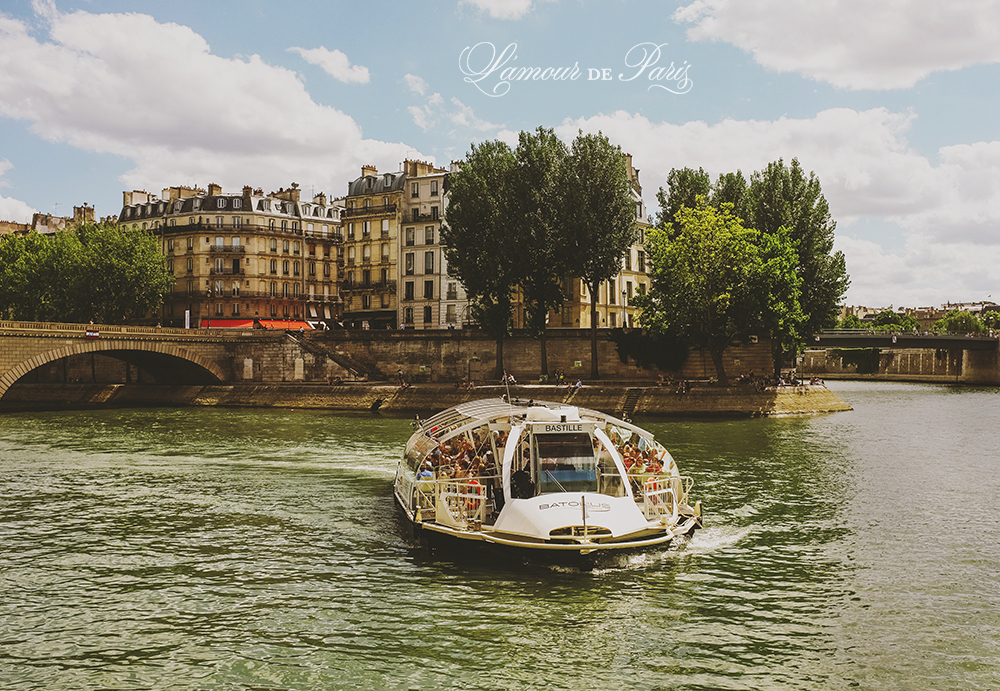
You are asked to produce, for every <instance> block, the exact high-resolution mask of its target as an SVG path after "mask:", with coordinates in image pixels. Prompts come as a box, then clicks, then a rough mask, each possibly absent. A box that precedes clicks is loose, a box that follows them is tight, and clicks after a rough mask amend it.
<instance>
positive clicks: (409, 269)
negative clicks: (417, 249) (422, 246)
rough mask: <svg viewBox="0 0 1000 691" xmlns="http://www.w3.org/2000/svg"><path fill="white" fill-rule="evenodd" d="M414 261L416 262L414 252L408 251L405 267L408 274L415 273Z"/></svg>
mask: <svg viewBox="0 0 1000 691" xmlns="http://www.w3.org/2000/svg"><path fill="white" fill-rule="evenodd" d="M414 263H415V261H414V255H413V252H407V253H406V259H405V264H404V267H403V269H404V271H405V273H406V275H407V276H412V275H413V265H414Z"/></svg>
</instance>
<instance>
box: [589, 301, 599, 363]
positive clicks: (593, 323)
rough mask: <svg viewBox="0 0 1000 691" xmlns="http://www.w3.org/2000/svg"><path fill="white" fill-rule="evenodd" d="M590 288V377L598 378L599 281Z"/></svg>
mask: <svg viewBox="0 0 1000 691" xmlns="http://www.w3.org/2000/svg"><path fill="white" fill-rule="evenodd" d="M589 288H590V378H591V379H600V378H601V374H600V372H598V371H597V296H598V289H599V288H600V284H599V283H594V284H592V285H591V286H589Z"/></svg>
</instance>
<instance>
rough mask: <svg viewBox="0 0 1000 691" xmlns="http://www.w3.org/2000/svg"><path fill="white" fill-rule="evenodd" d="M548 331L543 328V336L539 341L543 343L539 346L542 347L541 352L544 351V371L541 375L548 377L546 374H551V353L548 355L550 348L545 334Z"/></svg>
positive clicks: (542, 363) (542, 365) (542, 364)
mask: <svg viewBox="0 0 1000 691" xmlns="http://www.w3.org/2000/svg"><path fill="white" fill-rule="evenodd" d="M546 331H547V329H546V327H544V326H543V327H542V336H541V338H540V339H539V340H540V341H541V343H540V344H539V345H540V346H541V350H542V362H541V367H542V371H541V374H543V375H546V374H548V373H549V353H548V347H547V345H546V339H545V332H546Z"/></svg>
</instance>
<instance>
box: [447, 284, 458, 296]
mask: <svg viewBox="0 0 1000 691" xmlns="http://www.w3.org/2000/svg"><path fill="white" fill-rule="evenodd" d="M447 299H448V300H457V299H458V284H457V283H449V284H448V298H447Z"/></svg>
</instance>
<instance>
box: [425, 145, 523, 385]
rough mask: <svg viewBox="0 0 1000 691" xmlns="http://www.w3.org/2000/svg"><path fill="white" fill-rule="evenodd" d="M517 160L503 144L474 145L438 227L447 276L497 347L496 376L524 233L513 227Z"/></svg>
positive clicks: (453, 181)
mask: <svg viewBox="0 0 1000 691" xmlns="http://www.w3.org/2000/svg"><path fill="white" fill-rule="evenodd" d="M516 167H517V160H516V158H515V156H514V152H513V151H511V149H510V147H509V146H507V145H506V144H505V143H503V142H501V141H488V142H483V143H482V144H479V145H478V146H477V145H473V146H472V149H471V150H470V151H469V153H468V155H467V156H466V158H465V161H463V163H462V167H461V169H460V170H459V171H458V172H457V173H453V174H452V175H451V177H450V179H449V187H450V190H449V203H448V210H447V213H446V216H445V222H444V223H443V224H442V225H441V241H442V244H444V245H445V249H444V254H445V258H446V260H447V262H448V272H449V273H450V274H451V275H453V276H455V277H456V278H457V279H458V280H459V281H461V282H462V285H463V286H464V287H465V291H466V293H467V295H468V297H469V301H470V307H471V310H472V317H473V319H475V321H476V322H477V323H478V324H479V325H480V326H481V327H482V328H483V330H484V331H486V333H488V334H490V335H491V336H492V337H493V338H495V339H496V342H497V369H498V370H499V372H498V374H500V373H502V372H503V371H504V357H503V341H504V338H505V337H506V336H507V335H508V334H509V333H510V328H511V304H512V303H511V295H512V293H513V291H514V288H515V286H516V285H517V283H518V281H519V280H520V276H521V269H522V267H521V264H520V261H519V260H520V257H521V255H522V252H523V247H522V242H523V235H522V231H523V228H522V227H520V226H518V224H517V223H515V209H514V203H513V202H514V194H513V190H512V180H513V172H514V170H516Z"/></svg>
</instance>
